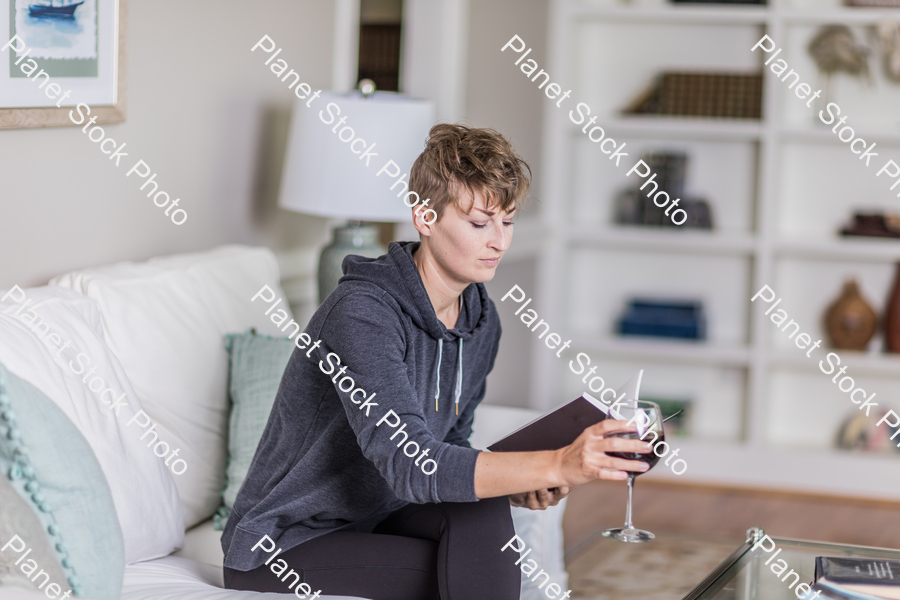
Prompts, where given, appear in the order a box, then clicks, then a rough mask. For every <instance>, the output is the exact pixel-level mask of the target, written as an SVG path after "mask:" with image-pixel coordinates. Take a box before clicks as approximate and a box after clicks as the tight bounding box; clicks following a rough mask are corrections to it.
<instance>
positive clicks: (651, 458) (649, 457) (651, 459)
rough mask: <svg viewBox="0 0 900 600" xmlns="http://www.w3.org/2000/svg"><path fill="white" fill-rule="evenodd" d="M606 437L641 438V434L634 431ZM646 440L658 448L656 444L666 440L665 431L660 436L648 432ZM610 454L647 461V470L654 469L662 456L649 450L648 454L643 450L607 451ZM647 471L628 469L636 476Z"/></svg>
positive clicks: (654, 447)
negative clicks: (642, 451)
mask: <svg viewBox="0 0 900 600" xmlns="http://www.w3.org/2000/svg"><path fill="white" fill-rule="evenodd" d="M606 437H618V438H624V439H628V440H639V439H641V438H640V435H639V434H637V433H633V432H628V433H611V434H609V435H607V436H606ZM644 441H646V442H650V443H651V444H653V449H654V450H656V445H657V444H660V443H662V442H664V441H666V436H665V433H663V434H661V435H660V436H659V437H658V438H656V437H654V435H653V434H652V433H651V434H648V435H645V436H644ZM607 454H608V455H610V456H615V457H616V458H624V459H626V460H639V461H641V462H645V463H647V471H649V470H650V469H652V468H653V467H654V466H655V465H656V463H658V462H659V459H660V457H659V456H657V454H656V452H648V453H646V454H644V453H641V452H607ZM647 471H628V472H629V473H631V474H632V475H634V476H635V477H637V476H638V475H641V474H642V473H646V472H647Z"/></svg>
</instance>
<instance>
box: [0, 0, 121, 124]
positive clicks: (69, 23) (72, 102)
mask: <svg viewBox="0 0 900 600" xmlns="http://www.w3.org/2000/svg"><path fill="white" fill-rule="evenodd" d="M67 3H69V6H71V5H72V4H78V5H79V6H78V7H77V8H76V9H75V10H76V11H80V12H75V14H74V15H73V16H69V15H62V16H57V15H48V16H43V15H41V14H40V12H37V13H36V12H35V11H36V10H37V9H35V7H42V6H46V5H49V6H53V7H54V8H57V7H58V8H62V7H64V6H65V5H66V4H67ZM23 7H24V8H23ZM26 10H29V12H28V13H25V11H26ZM91 10H93V12H90V11H91ZM0 13H2V14H0V31H7V32H8V33H7V35H6V36H4V39H3V41H2V43H0V47H3V46H5V45H7V43H8V42H10V40H12V39H13V36H14V35H19V36H20V38H23V39H29V40H30V39H34V40H37V41H38V42H39V43H43V45H44V48H43V49H42V51H39V52H38V53H39V54H41V56H39V57H37V58H36V59H35V61H34V62H35V63H36V64H37V65H38V67H39V68H40V69H41V70H43V69H46V70H47V73H49V74H50V75H51V76H52V77H51V79H52V81H53V82H54V83H57V84H58V85H59V86H60V87H61V88H62V89H67V90H68V91H72V90H73V89H74V92H73V93H72V95H71V96H70V97H69V99H67V100H66V101H65V104H61V103H62V102H63V101H62V99H60V100H58V103H59V106H58V107H57V106H54V105H52V102H51V103H50V104H51V105H50V106H48V105H47V103H48V102H49V101H48V100H46V99H45V98H43V97H42V96H43V94H42V95H41V96H37V95H36V91H37V89H38V84H32V83H31V82H29V81H28V76H27V75H24V74H22V73H21V72H19V71H20V70H21V68H20V67H21V66H22V65H25V64H28V62H27V61H28V59H29V58H30V57H28V56H18V55H17V53H16V52H15V45H14V46H13V47H10V48H8V49H7V50H5V51H3V52H0V129H23V128H34V127H62V126H75V125H76V124H75V123H74V122H73V121H72V119H70V118H69V112H70V111H71V110H72V108H73V107H75V106H76V105H77V104H79V103H84V104H87V105H88V106H90V108H91V112H90V114H91V117H94V116H96V117H97V120H96V122H97V123H121V122H123V121H124V120H125V114H126V113H125V108H126V103H125V71H126V47H127V27H126V26H127V22H128V2H127V0H0ZM35 14H37V17H39V19H38V18H35V17H34V15H35ZM85 14H86V15H87V16H88V18H92V19H93V22H90V21H88V22H84V21H85V18H84V17H85ZM79 17H81V20H82V22H78V18H79ZM4 22H6V23H7V24H8V28H4V27H3V23H4ZM29 27H30V29H29ZM28 33H32V37H31V38H28V35H27V34H28ZM20 34H21V35H20ZM91 34H93V35H94V36H95V38H93V46H92V47H91V43H90V41H91V40H88V42H87V43H85V40H84V39H78V38H85V37H86V36H90V35H91ZM17 44H18V42H17ZM17 44H16V45H17ZM54 44H58V45H60V47H59V48H56V47H53V46H54ZM79 44H80V46H79ZM26 50H27V47H26ZM78 52H81V54H80V55H79V54H77V53H78ZM54 53H55V54H54ZM67 53H69V54H71V55H73V56H74V58H70V56H67V55H66V54H67ZM17 56H18V59H17ZM17 60H19V62H20V66H16V61H17ZM22 60H24V61H26V62H24V63H23V62H21V61H22ZM35 79H37V76H36V75H35ZM45 83H47V81H46V80H45V79H44V78H41V84H45ZM41 87H43V85H41ZM48 88H49V85H48Z"/></svg>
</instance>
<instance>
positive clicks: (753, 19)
mask: <svg viewBox="0 0 900 600" xmlns="http://www.w3.org/2000/svg"><path fill="white" fill-rule="evenodd" d="M569 15H570V16H571V18H572V19H575V20H604V21H631V22H641V23H703V24H709V25H735V24H739V25H740V24H750V25H762V24H765V22H766V19H767V18H768V11H767V10H766V9H765V7H753V8H749V7H737V6H709V7H696V6H667V7H661V8H655V7H654V8H650V7H648V8H638V7H628V6H590V5H583V6H579V5H576V6H572V7H571V8H569Z"/></svg>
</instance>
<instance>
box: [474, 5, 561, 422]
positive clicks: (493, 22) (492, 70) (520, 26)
mask: <svg viewBox="0 0 900 600" xmlns="http://www.w3.org/2000/svg"><path fill="white" fill-rule="evenodd" d="M469 11H470V15H469V56H468V77H467V81H466V86H467V87H466V117H467V119H466V120H467V121H468V123H469V124H471V125H473V126H475V127H492V128H494V129H497V130H498V131H500V132H501V133H503V134H504V135H506V136H507V137H508V138H509V139H510V140H511V141H512V144H513V147H515V148H516V150H518V152H519V154H521V155H522V157H523V158H524V159H525V160H526V161H527V162H528V164H529V165H530V166H531V168H532V171H533V174H534V179H533V188H532V194H533V195H534V196H539V193H538V191H539V189H540V184H541V161H540V158H541V156H540V154H541V127H542V116H541V111H542V109H543V103H544V102H545V101H546V99H545V98H544V96H543V94H540V93H535V92H536V91H537V90H536V89H535V86H534V84H532V83H530V82H529V81H528V78H527V77H525V75H523V74H522V72H521V71H519V69H518V67H516V66H515V65H514V64H513V63H514V62H515V58H513V57H511V54H510V51H509V50H507V51H506V52H505V53H501V52H500V48H502V47H503V45H504V44H506V42H508V41H509V39H510V38H512V36H513V35H516V34H518V35H519V37H521V38H522V39H524V40H525V41H526V42H527V43H528V46H529V47H531V48H534V50H532V52H531V54H530V55H529V57H531V58H534V59H535V60H536V61H537V62H538V64H541V65H543V64H545V63H546V56H547V50H548V49H547V13H548V0H490V1H487V2H483V1H479V0H472V1H471V3H470V8H469ZM529 206H530V208H531V210H533V209H534V208H535V207H536V203H534V202H532V203H530V204H529ZM522 235H524V234H522ZM522 235H520V234H518V233H517V237H516V238H514V241H513V243H520V244H521V243H523V240H522V239H521V237H522ZM534 276H535V274H534V262H533V261H510V260H508V259H504V261H503V262H502V263H501V264H500V266H499V267H498V268H497V274H496V276H495V277H494V280H493V281H491V282H490V283H488V284H487V289H488V293H489V294H490V296H491V298H492V299H493V300H494V302H495V303H496V304H497V308H498V311H499V312H500V316H501V319H502V321H503V337H502V338H501V340H500V351H499V353H498V354H497V360H496V362H495V363H494V370H493V372H492V373H491V375H490V377H489V378H488V388H487V395H486V396H485V401H486V402H488V403H491V404H505V405H510V406H528V398H529V394H530V391H529V389H530V388H529V384H530V377H529V371H530V369H531V356H532V351H531V348H532V340H531V339H530V337H529V336H530V333H529V332H528V331H527V329H525V328H523V327H521V326H520V325H519V326H517V323H516V320H515V319H516V318H515V317H512V318H510V315H511V312H510V311H509V310H508V307H506V306H504V305H501V304H500V298H502V297H503V294H505V293H506V292H507V291H508V290H509V289H510V288H511V287H512V286H513V285H519V286H520V287H522V288H523V289H534V283H533V282H534ZM507 304H509V302H507Z"/></svg>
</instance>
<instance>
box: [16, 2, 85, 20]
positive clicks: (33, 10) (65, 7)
mask: <svg viewBox="0 0 900 600" xmlns="http://www.w3.org/2000/svg"><path fill="white" fill-rule="evenodd" d="M82 4H84V0H77V1H72V0H60V2H59V4H56V3H55V2H54V0H49V2H42V3H40V4H29V5H28V12H29V14H30V15H31V16H32V17H38V18H51V19H74V18H75V9H76V8H78V7H79V6H81V5H82Z"/></svg>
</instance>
